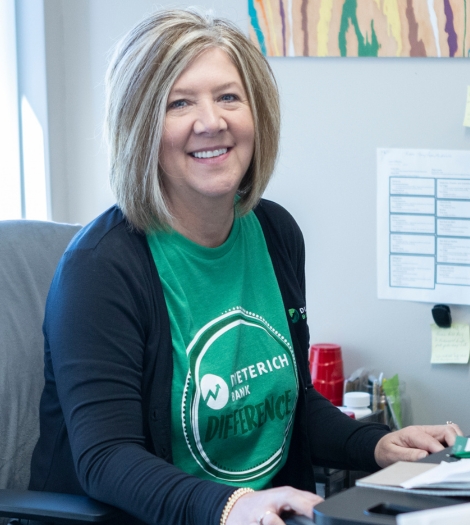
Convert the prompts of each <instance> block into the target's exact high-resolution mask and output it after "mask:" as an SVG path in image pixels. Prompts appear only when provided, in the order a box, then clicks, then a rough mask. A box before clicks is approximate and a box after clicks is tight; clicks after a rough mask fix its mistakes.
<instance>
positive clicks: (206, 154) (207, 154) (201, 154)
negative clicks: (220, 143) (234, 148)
mask: <svg viewBox="0 0 470 525" xmlns="http://www.w3.org/2000/svg"><path fill="white" fill-rule="evenodd" d="M227 149H228V148H221V149H214V150H212V151H198V152H196V153H191V155H192V156H193V157H196V159H211V158H212V157H218V156H219V155H223V154H224V153H227Z"/></svg>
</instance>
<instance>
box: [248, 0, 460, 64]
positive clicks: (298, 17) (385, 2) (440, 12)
mask: <svg viewBox="0 0 470 525" xmlns="http://www.w3.org/2000/svg"><path fill="white" fill-rule="evenodd" d="M469 9H470V0H248V10H249V18H250V28H249V33H250V38H251V39H252V41H253V42H255V43H256V45H257V46H258V47H259V48H260V50H261V51H262V52H263V54H265V55H266V56H272V57H274V56H317V57H466V58H468V57H470V13H469Z"/></svg>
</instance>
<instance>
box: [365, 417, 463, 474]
mask: <svg viewBox="0 0 470 525" xmlns="http://www.w3.org/2000/svg"><path fill="white" fill-rule="evenodd" d="M456 436H463V433H462V431H461V430H460V428H459V426H458V425H456V424H455V423H448V424H447V425H426V426H411V427H406V428H403V429H401V430H397V431H395V432H390V434H387V435H385V436H384V437H383V438H381V440H380V441H379V442H378V443H377V446H376V447H375V452H374V456H375V461H376V462H377V463H378V465H379V466H381V467H388V465H391V464H392V463H395V462H396V461H417V460H418V459H423V458H425V457H426V456H427V455H429V454H432V453H434V452H439V451H440V450H442V449H444V447H446V446H452V445H453V444H454V442H455V437H456Z"/></svg>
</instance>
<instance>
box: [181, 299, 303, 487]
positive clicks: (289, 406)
mask: <svg viewBox="0 0 470 525" xmlns="http://www.w3.org/2000/svg"><path fill="white" fill-rule="evenodd" d="M226 348H235V349H236V352H235V354H236V360H235V362H234V359H233V355H227V353H226V351H225V349H226ZM187 356H188V360H189V372H188V375H187V377H186V382H185V387H184V390H183V399H182V426H183V433H184V436H185V440H186V444H187V446H188V448H189V450H190V452H191V454H192V456H193V458H194V459H195V460H196V461H197V463H198V464H199V465H200V466H201V468H203V469H204V470H205V471H206V472H208V473H209V474H211V475H212V476H214V477H216V478H218V479H220V480H224V481H230V482H242V481H248V480H255V479H257V478H260V477H262V476H264V475H266V473H268V472H270V471H271V470H273V469H275V468H276V466H277V465H278V464H279V462H280V461H282V458H283V452H284V449H285V447H286V445H287V440H288V436H289V435H290V429H291V426H292V424H293V419H294V411H295V406H296V402H297V396H298V378H297V370H296V364H295V356H294V352H293V349H292V346H291V344H290V342H289V341H288V340H287V339H286V338H285V337H284V336H283V335H282V334H281V333H279V332H278V331H277V330H275V329H274V328H273V327H272V326H271V325H270V324H269V323H268V322H267V321H266V320H265V319H264V318H263V317H261V316H260V315H257V314H255V313H253V312H248V311H246V310H244V309H243V308H241V307H236V308H233V309H231V310H229V311H227V312H225V313H224V314H222V315H221V316H219V317H218V318H216V319H214V320H213V321H211V322H210V323H208V324H206V325H205V326H204V327H203V328H201V329H200V330H199V332H198V333H197V334H196V336H195V337H194V339H193V340H192V341H191V343H190V344H189V346H188V347H187ZM237 365H238V366H237ZM228 451H229V453H227V452H228Z"/></svg>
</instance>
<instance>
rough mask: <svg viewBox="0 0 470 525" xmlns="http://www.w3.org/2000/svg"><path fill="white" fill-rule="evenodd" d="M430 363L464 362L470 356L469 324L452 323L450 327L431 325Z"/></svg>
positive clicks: (466, 361)
mask: <svg viewBox="0 0 470 525" xmlns="http://www.w3.org/2000/svg"><path fill="white" fill-rule="evenodd" d="M431 335H432V354H431V363H458V364H466V363H468V359H469V357H470V326H469V325H468V324H461V323H453V324H452V326H451V327H450V328H439V327H438V326H437V325H436V324H432V325H431Z"/></svg>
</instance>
